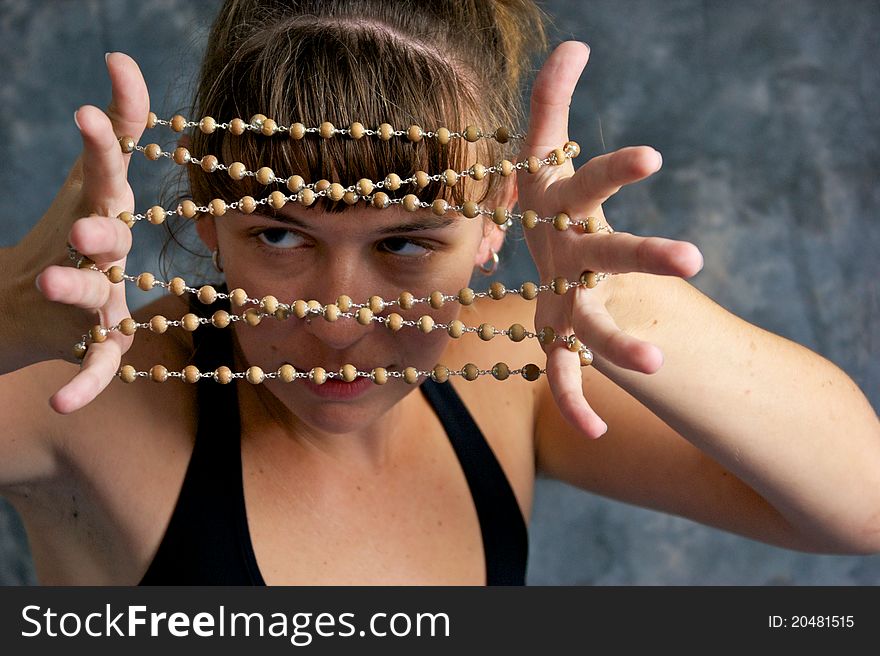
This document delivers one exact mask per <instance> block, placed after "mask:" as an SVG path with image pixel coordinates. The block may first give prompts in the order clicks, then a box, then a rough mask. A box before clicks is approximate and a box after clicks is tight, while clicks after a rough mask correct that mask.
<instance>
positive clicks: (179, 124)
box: [171, 114, 186, 132]
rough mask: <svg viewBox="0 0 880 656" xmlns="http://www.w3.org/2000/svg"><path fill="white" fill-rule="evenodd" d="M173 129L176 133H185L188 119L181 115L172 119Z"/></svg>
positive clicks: (176, 115)
mask: <svg viewBox="0 0 880 656" xmlns="http://www.w3.org/2000/svg"><path fill="white" fill-rule="evenodd" d="M171 129H172V130H174V131H175V132H183V131H184V130H185V129H186V119H185V118H183V116H181V115H180V114H175V115H174V116H172V117H171Z"/></svg>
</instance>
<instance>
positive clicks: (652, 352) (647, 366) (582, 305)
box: [571, 289, 663, 374]
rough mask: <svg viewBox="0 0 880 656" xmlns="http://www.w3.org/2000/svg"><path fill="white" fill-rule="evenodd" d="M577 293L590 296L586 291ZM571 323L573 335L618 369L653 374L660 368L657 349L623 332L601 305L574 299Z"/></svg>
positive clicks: (661, 355) (659, 356) (659, 355)
mask: <svg viewBox="0 0 880 656" xmlns="http://www.w3.org/2000/svg"><path fill="white" fill-rule="evenodd" d="M577 291H578V292H580V293H586V294H589V290H580V289H579V290H577ZM571 323H572V326H573V328H574V333H575V335H578V336H579V337H581V339H582V341H584V342H585V343H589V345H590V349H591V350H592V351H593V352H594V353H595V354H598V355H599V356H600V357H602V358H604V359H605V360H608V361H609V362H611V363H612V364H615V365H617V366H618V367H623V368H624V369H631V370H632V371H639V372H641V373H643V374H653V373H655V372H657V371H658V370H659V369H660V367H662V366H663V353H662V352H661V351H660V349H659V348H657V347H656V346H654V345H653V344H651V343H649V342H646V341H644V340H641V339H638V338H636V337H633V336H632V335H628V334H627V333H625V332H623V331H622V330H621V329H620V328H619V327H618V326H617V323H616V322H615V321H614V319H613V318H612V317H611V315H610V314H608V311H607V310H606V309H605V308H604V307H602V306H599V305H597V304H593V303H590V302H589V301H588V300H585V299H582V298H576V299H575V304H574V310H573V312H572V318H571ZM575 355H577V354H575Z"/></svg>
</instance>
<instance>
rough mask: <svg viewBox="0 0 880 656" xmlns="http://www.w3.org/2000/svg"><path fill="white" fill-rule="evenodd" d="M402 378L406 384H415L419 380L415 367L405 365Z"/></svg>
mask: <svg viewBox="0 0 880 656" xmlns="http://www.w3.org/2000/svg"><path fill="white" fill-rule="evenodd" d="M403 380H405V381H406V383H407V384H408V385H415V384H416V383H417V382H419V372H418V370H417V369H416V368H415V367H407V368H406V369H404V370H403Z"/></svg>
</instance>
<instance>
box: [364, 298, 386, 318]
mask: <svg viewBox="0 0 880 656" xmlns="http://www.w3.org/2000/svg"><path fill="white" fill-rule="evenodd" d="M367 304H368V305H369V306H370V311H371V312H373V313H375V314H379V313H380V312H381V311H382V310H384V309H385V300H384V299H383V298H382V297H381V296H370V300H368V301H367Z"/></svg>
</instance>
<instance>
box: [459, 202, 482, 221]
mask: <svg viewBox="0 0 880 656" xmlns="http://www.w3.org/2000/svg"><path fill="white" fill-rule="evenodd" d="M461 213H462V214H463V215H464V216H465V218H468V219H473V218H474V217H476V216H479V214H480V206H479V205H477V204H476V203H475V202H474V201H472V200H466V201H465V202H464V203H462V205H461Z"/></svg>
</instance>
